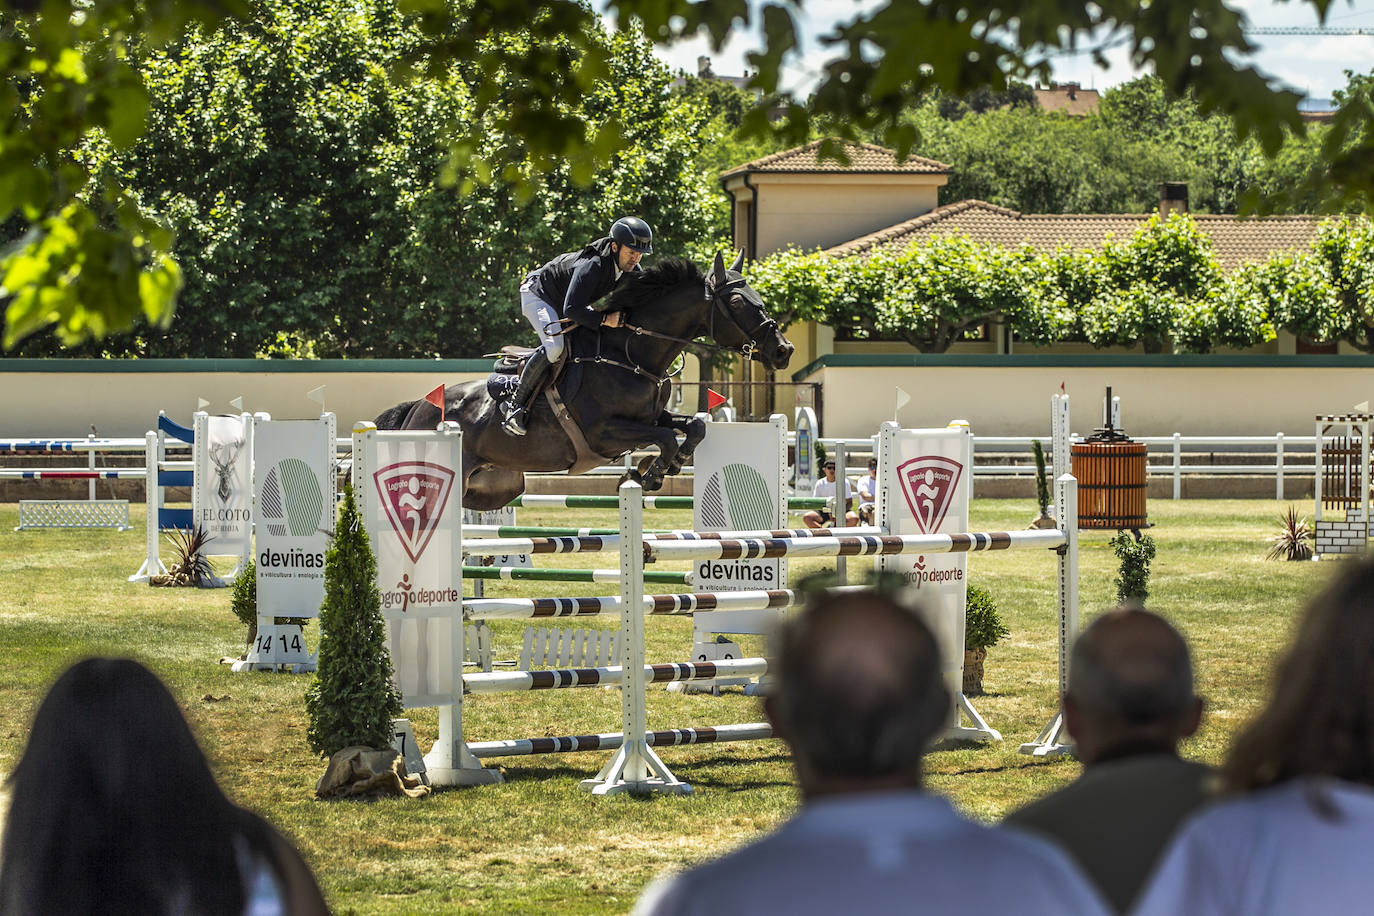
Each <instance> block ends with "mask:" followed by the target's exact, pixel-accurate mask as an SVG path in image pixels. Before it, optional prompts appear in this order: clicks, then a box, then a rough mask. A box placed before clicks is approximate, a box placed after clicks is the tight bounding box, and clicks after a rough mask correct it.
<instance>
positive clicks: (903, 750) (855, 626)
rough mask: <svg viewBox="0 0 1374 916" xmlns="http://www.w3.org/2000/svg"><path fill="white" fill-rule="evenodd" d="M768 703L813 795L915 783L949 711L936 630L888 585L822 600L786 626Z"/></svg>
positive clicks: (808, 794)
mask: <svg viewBox="0 0 1374 916" xmlns="http://www.w3.org/2000/svg"><path fill="white" fill-rule="evenodd" d="M774 655H775V660H774V664H773V669H774V671H775V672H776V678H775V680H774V682H773V683H774V689H772V690H770V692H769V693H768V695H767V698H766V699H765V701H764V710H765V711H766V713H767V715H768V719H769V721H770V722H771V723H772V724H773V729H774V733H775V734H776V735H777V736H778V737H780V738H782V739H783V740H784V741H786V742H787V743H788V744H789V745H790V746H791V748H792V755H793V765H794V766H795V767H796V771H797V781H798V783H799V784H800V786H801V790H802V794H803V795H804V796H806V797H808V798H811V797H815V796H820V795H826V794H832V793H841V792H852V791H864V790H867V789H886V788H914V787H917V786H919V785H920V782H921V755H922V754H923V753H924V752H925V749H926V747H927V746H928V745H929V744H930V742H931V739H932V738H934V737H935V734H936V732H937V731H938V730H939V728H940V726H941V725H942V724H943V723H944V721H945V719H946V718H947V717H948V714H949V709H950V696H949V692H948V691H947V690H946V689H945V686H944V681H943V680H942V679H941V676H940V654H939V649H938V647H937V646H936V644H935V637H934V636H933V635H932V634H931V632H930V629H929V628H928V627H927V626H926V625H925V623H923V622H922V621H921V619H920V617H919V616H917V614H915V613H914V612H912V611H910V610H908V609H906V608H904V607H902V606H901V605H899V604H897V603H896V602H895V601H894V600H893V599H891V598H889V597H887V596H886V595H884V594H882V593H881V592H877V591H864V592H858V593H847V594H846V593H841V594H836V595H831V596H828V597H825V598H823V599H821V600H820V601H819V602H818V603H816V604H815V605H814V606H812V607H810V608H809V609H807V610H806V611H805V612H803V613H802V614H801V615H799V616H798V617H797V618H795V619H794V620H792V621H791V622H789V623H788V624H787V625H785V626H784V627H782V628H781V630H780V631H779V634H778V637H777V640H776V646H775V652H774Z"/></svg>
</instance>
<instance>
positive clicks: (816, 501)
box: [507, 493, 828, 509]
mask: <svg viewBox="0 0 1374 916" xmlns="http://www.w3.org/2000/svg"><path fill="white" fill-rule="evenodd" d="M643 500H644V508H645V509H690V508H692V506H693V505H694V503H695V497H692V496H645V497H643ZM827 502H828V500H826V499H823V498H821V497H816V496H793V497H790V498H789V499H788V500H787V508H789V509H824V508H825V505H826V503H827ZM507 505H508V506H513V507H515V508H517V509H614V508H616V506H618V505H619V502H618V497H615V496H567V495H560V494H553V493H526V494H524V495H523V496H517V497H515V499H513V500H511V501H510V502H509V503H507Z"/></svg>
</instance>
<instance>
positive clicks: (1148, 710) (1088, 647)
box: [1006, 608, 1214, 912]
mask: <svg viewBox="0 0 1374 916" xmlns="http://www.w3.org/2000/svg"><path fill="white" fill-rule="evenodd" d="M1201 719H1202V701H1201V700H1200V699H1198V697H1197V696H1196V695H1195V694H1194V693H1193V665H1192V661H1191V659H1190V658H1189V655H1188V644H1187V643H1185V642H1184V641H1183V637H1182V636H1180V635H1179V633H1178V631H1177V630H1175V629H1174V628H1173V627H1171V626H1170V625H1169V624H1168V622H1167V621H1165V620H1164V619H1163V618H1162V617H1158V616H1156V615H1155V614H1151V613H1150V612H1149V611H1146V610H1142V609H1136V608H1122V609H1119V610H1115V611H1110V612H1108V613H1106V614H1103V615H1102V616H1101V617H1099V618H1097V620H1095V621H1093V623H1092V625H1091V626H1089V627H1088V628H1087V629H1085V630H1084V631H1083V635H1081V636H1079V637H1078V641H1077V642H1076V643H1074V647H1073V654H1072V656H1071V657H1070V660H1069V685H1068V690H1067V691H1066V692H1065V694H1064V725H1065V727H1066V728H1067V729H1068V732H1069V734H1070V735H1071V736H1072V737H1073V740H1074V745H1075V749H1076V751H1077V754H1078V759H1079V760H1081V761H1082V762H1083V775H1082V776H1080V777H1079V778H1078V779H1077V781H1075V782H1073V783H1070V784H1069V785H1068V786H1066V787H1064V788H1063V789H1060V790H1059V791H1058V792H1054V793H1052V794H1051V795H1048V796H1046V797H1045V798H1042V799H1041V800H1040V801H1037V802H1033V803H1032V804H1030V805H1027V806H1026V807H1024V808H1022V809H1021V810H1019V811H1015V812H1013V813H1012V814H1011V815H1009V816H1008V817H1007V819H1006V823H1007V824H1008V825H1010V826H1014V827H1018V828H1024V829H1028V830H1031V831H1034V832H1036V833H1038V834H1040V835H1042V836H1044V837H1045V838H1047V839H1050V840H1053V841H1055V842H1056V843H1058V844H1059V845H1060V846H1062V847H1063V848H1064V850H1065V851H1066V852H1068V853H1069V855H1071V856H1072V857H1073V858H1074V859H1075V860H1076V861H1077V862H1078V864H1079V866H1081V867H1082V869H1083V871H1084V873H1086V874H1087V875H1088V877H1089V878H1091V879H1092V880H1093V881H1094V882H1096V884H1097V886H1098V889H1099V890H1101V891H1102V893H1103V895H1105V896H1106V898H1107V900H1108V902H1109V903H1111V904H1112V905H1113V906H1114V907H1115V908H1116V909H1117V910H1118V911H1121V912H1125V910H1126V909H1127V908H1128V907H1129V906H1130V904H1131V901H1132V900H1134V899H1135V897H1136V895H1137V894H1138V893H1139V892H1140V888H1141V886H1142V885H1143V884H1144V883H1145V879H1146V878H1147V877H1148V876H1149V874H1150V871H1151V870H1152V869H1153V867H1154V865H1155V864H1156V862H1157V861H1158V860H1159V857H1160V855H1161V854H1162V853H1163V851H1164V847H1165V845H1166V844H1167V843H1168V841H1169V838H1170V837H1171V836H1173V834H1174V832H1175V831H1176V830H1177V828H1178V825H1179V824H1180V823H1181V822H1182V821H1183V819H1184V818H1185V817H1186V816H1187V815H1188V814H1189V813H1191V812H1192V811H1193V810H1194V809H1196V808H1197V807H1198V806H1200V805H1201V804H1203V802H1205V801H1206V800H1207V799H1208V797H1209V795H1210V789H1211V786H1212V783H1213V779H1214V774H1213V772H1212V770H1211V769H1210V768H1208V767H1206V766H1203V765H1202V764H1200V763H1190V762H1188V761H1185V760H1180V759H1179V756H1178V743H1179V741H1181V740H1183V739H1184V738H1187V737H1189V736H1190V735H1192V734H1193V733H1194V732H1196V731H1197V728H1198V724H1199V722H1200V721H1201Z"/></svg>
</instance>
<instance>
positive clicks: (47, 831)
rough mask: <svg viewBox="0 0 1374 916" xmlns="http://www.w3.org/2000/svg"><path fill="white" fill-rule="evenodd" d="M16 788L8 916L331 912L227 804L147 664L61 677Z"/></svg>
mask: <svg viewBox="0 0 1374 916" xmlns="http://www.w3.org/2000/svg"><path fill="white" fill-rule="evenodd" d="M9 788H10V791H11V796H10V809H9V813H8V815H7V817H6V819H5V836H4V846H3V852H2V853H0V855H2V856H3V858H0V913H3V914H6V916H9V914H21V913H22V914H29V913H35V914H46V913H51V914H59V916H86V914H94V913H99V914H126V913H127V914H153V916H160V914H192V913H194V914H197V916H200V914H225V916H231V914H232V916H237V914H267V913H285V914H316V913H327V912H328V908H327V907H326V906H325V903H324V898H323V897H322V896H321V895H320V890H319V887H318V886H317V885H316V884H315V879H314V877H313V876H312V875H311V873H310V868H309V866H307V865H306V864H305V861H304V860H303V859H301V857H300V854H299V853H298V852H296V850H295V849H294V848H293V847H292V846H291V844H290V843H288V842H287V841H286V840H285V839H284V838H283V837H282V836H281V835H280V834H278V833H277V831H275V830H273V829H272V827H271V826H269V825H268V824H267V822H266V821H264V820H263V819H262V818H260V817H258V816H257V815H255V814H251V813H249V812H248V811H245V810H243V809H242V808H239V807H236V806H235V805H234V804H233V803H231V802H230V801H229V799H227V798H225V796H224V793H223V792H221V791H220V788H219V786H218V785H216V783H215V778H214V776H212V775H211V773H210V767H209V764H208V763H207V762H206V760H205V755H204V754H202V753H201V750H200V748H199V746H197V744H196V740H195V738H194V737H193V736H192V735H191V729H190V727H189V726H188V725H187V723H186V719H185V717H183V716H182V714H181V710H180V709H179V708H178V707H177V704H176V701H175V700H174V699H172V695H171V694H170V693H168V692H167V688H166V687H164V686H163V685H162V682H161V681H159V680H158V679H157V676H156V675H154V674H153V673H152V672H151V671H149V670H148V669H147V668H145V667H143V666H142V665H140V664H139V663H137V662H134V661H129V660H127V659H99V658H97V659H88V660H86V661H83V662H79V663H77V664H76V665H74V666H72V667H71V668H69V669H68V670H67V671H66V673H64V674H63V675H62V676H61V677H60V678H58V680H57V683H55V684H54V685H53V686H52V689H51V690H49V691H48V695H47V697H45V698H44V700H43V702H42V704H41V705H40V706H39V707H38V713H37V715H36V716H35V717H34V721H33V728H32V730H31V731H30V733H29V740H28V744H27V746H26V747H25V748H24V754H23V756H22V757H21V758H20V759H19V764H18V766H16V767H15V770H14V772H13V773H12V774H11V775H10V778H9Z"/></svg>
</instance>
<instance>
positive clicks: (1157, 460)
mask: <svg viewBox="0 0 1374 916" xmlns="http://www.w3.org/2000/svg"><path fill="white" fill-rule="evenodd" d="M788 437H789V439H788V444H789V445H795V444H796V441H795V437H794V435H793V434H792V433H788ZM1034 438H1039V439H1040V441H1041V443H1042V444H1043V445H1044V446H1045V457H1046V470H1047V472H1048V473H1049V474H1050V477H1051V478H1053V476H1054V475H1055V474H1056V473H1057V471H1056V469H1055V468H1054V467H1053V462H1052V461H1051V460H1050V448H1049V443H1050V437H1049V436H1042V437H1034V436H974V437H973V459H974V468H973V474H974V477H975V478H1001V477H1032V476H1034V475H1035V466H1034V464H1032V463H1031V461H1030V453H1031V440H1032V439H1034ZM1073 441H1075V442H1079V441H1082V438H1081V437H1080V436H1077V435H1075V436H1074V437H1073ZM1135 441H1136V442H1142V443H1144V444H1145V446H1146V447H1147V448H1148V449H1149V452H1148V460H1149V464H1148V465H1147V468H1146V473H1148V474H1149V475H1150V476H1151V477H1169V478H1171V479H1172V481H1173V498H1174V499H1179V498H1181V495H1182V486H1183V478H1184V477H1193V476H1236V475H1243V476H1251V477H1269V476H1273V478H1274V493H1275V498H1276V499H1283V492H1284V481H1285V479H1286V478H1287V477H1288V476H1292V475H1297V476H1299V477H1311V476H1312V475H1313V473H1314V470H1315V463H1316V458H1315V453H1314V450H1315V448H1316V439H1315V437H1313V436H1287V435H1285V434H1283V433H1274V434H1273V435H1269V436H1184V435H1182V434H1180V433H1174V434H1173V435H1172V436H1137V437H1135ZM820 442H821V444H822V445H823V446H824V447H825V448H826V449H827V450H833V449H834V447H835V446H836V445H843V446H844V451H845V456H846V460H847V461H848V462H849V467H851V468H853V469H855V470H859V469H860V468H862V466H863V464H861V463H860V460H862V462H863V463H866V462H867V460H868V456H869V455H871V454H872V453H873V440H872V439H867V438H862V439H860V438H853V439H842V438H828V439H826V438H823V439H821V440H820ZM177 446H180V447H182V448H185V449H187V450H189V449H190V446H189V445H182V444H180V443H171V442H169V443H168V448H169V449H171V448H174V447H177ZM337 446H338V450H339V453H340V455H345V454H347V453H348V452H349V449H350V448H351V447H352V440H350V439H339V440H338V441H337ZM143 450H144V440H143V439H100V438H96V437H90V438H86V439H0V458H3V456H6V455H52V454H59V453H70V452H86V453H87V461H86V467H85V468H84V469H83V470H90V471H97V470H122V471H127V472H129V473H128V475H127V476H130V477H133V476H136V474H135V473H134V472H135V471H136V470H137V468H136V466H128V467H125V468H120V469H113V468H99V467H97V465H96V453H97V452H106V453H118V452H129V453H133V452H142V451H143ZM1217 452H1223V453H1225V454H1226V456H1227V463H1224V464H1218V463H1215V462H1209V463H1197V462H1188V461H1186V460H1185V459H1187V458H1189V457H1193V458H1196V457H1197V456H1198V455H1201V454H1215V453H1217ZM647 454H650V453H649V452H634V453H633V454H631V455H628V456H626V457H625V459H624V460H623V461H622V462H621V463H618V464H610V465H604V466H602V467H598V468H594V469H593V470H592V471H590V473H591V474H595V475H615V476H618V475H620V474H622V473H624V471H625V469H626V468H630V467H634V466H635V465H636V464H637V463H638V461H639V459H640V458H641V457H643V456H644V455H647ZM999 455H1000V456H1004V458H1005V459H1014V460H1015V462H1016V463H1002V462H996V463H994V462H992V461H990V460H989V459H992V458H994V457H995V456H999ZM980 459H983V460H982V461H980ZM18 470H20V469H13V468H0V478H9V477H17V476H19V475H18V473H17V471H18ZM53 470H56V469H53ZM73 470H75V469H73ZM144 470H145V471H146V469H144ZM691 471H692V466H691V465H688V466H687V467H685V468H683V472H684V473H688V474H690V473H691ZM53 476H55V475H53ZM120 476H124V475H120ZM95 483H96V481H95V479H90V480H89V488H90V498H91V499H95Z"/></svg>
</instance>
